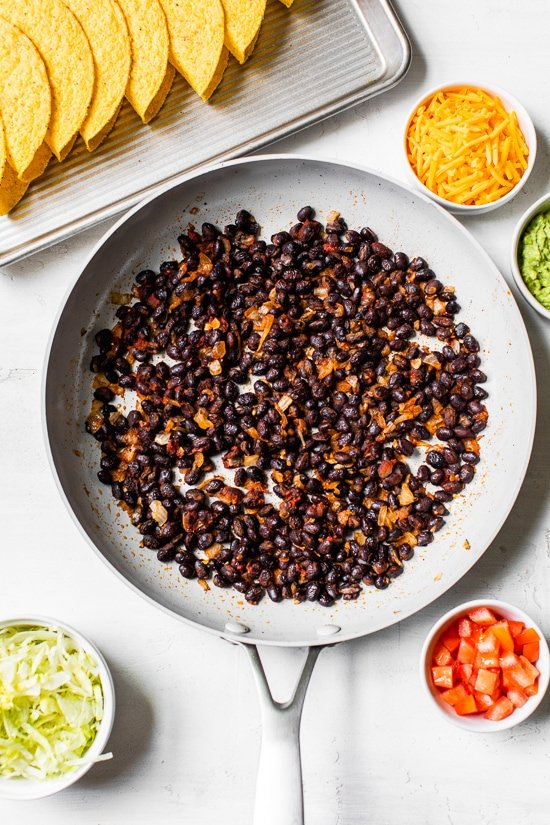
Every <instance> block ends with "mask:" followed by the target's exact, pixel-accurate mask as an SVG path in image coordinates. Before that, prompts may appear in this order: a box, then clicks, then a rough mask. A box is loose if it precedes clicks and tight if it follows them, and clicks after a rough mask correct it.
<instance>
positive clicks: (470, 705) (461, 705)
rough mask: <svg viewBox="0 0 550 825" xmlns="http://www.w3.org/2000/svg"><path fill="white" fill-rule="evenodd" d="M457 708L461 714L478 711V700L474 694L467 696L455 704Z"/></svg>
mask: <svg viewBox="0 0 550 825" xmlns="http://www.w3.org/2000/svg"><path fill="white" fill-rule="evenodd" d="M455 710H456V712H457V713H458V715H459V716H466V714H468V713H477V705H476V700H475V699H474V697H473V696H471V695H468V696H465V697H464V699H461V700H460V702H457V703H456V705H455Z"/></svg>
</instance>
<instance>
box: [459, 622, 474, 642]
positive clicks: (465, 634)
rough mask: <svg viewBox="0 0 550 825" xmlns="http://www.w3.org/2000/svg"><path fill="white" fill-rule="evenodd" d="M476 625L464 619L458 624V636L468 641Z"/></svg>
mask: <svg viewBox="0 0 550 825" xmlns="http://www.w3.org/2000/svg"><path fill="white" fill-rule="evenodd" d="M473 629H474V625H473V623H472V622H471V620H470V619H467V618H466V617H464V618H463V619H460V620H459V622H458V635H459V636H460V637H461V638H463V639H468V638H469V637H470V636H471V635H472V633H473Z"/></svg>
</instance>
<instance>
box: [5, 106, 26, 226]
mask: <svg viewBox="0 0 550 825" xmlns="http://www.w3.org/2000/svg"><path fill="white" fill-rule="evenodd" d="M28 185H29V184H28V183H26V182H25V181H22V180H19V178H18V177H17V175H16V173H15V169H12V167H11V166H10V164H9V162H8V153H7V149H6V141H5V138H4V126H3V124H2V120H1V118H0V215H7V214H8V212H11V210H12V209H13V207H14V206H15V204H16V203H18V202H19V201H20V200H21V198H22V197H23V195H24V194H25V192H26V191H27V187H28Z"/></svg>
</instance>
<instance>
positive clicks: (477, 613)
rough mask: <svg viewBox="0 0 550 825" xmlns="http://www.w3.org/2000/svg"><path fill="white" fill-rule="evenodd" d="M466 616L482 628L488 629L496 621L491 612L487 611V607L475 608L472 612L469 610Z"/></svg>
mask: <svg viewBox="0 0 550 825" xmlns="http://www.w3.org/2000/svg"><path fill="white" fill-rule="evenodd" d="M468 616H469V618H470V619H471V620H472V621H473V622H475V623H476V624H479V625H481V626H482V627H488V626H489V625H492V624H495V622H496V621H497V618H496V616H495V614H494V613H493V611H492V610H489V608H488V607H475V608H474V609H473V610H470V612H469V613H468Z"/></svg>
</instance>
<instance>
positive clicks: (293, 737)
mask: <svg viewBox="0 0 550 825" xmlns="http://www.w3.org/2000/svg"><path fill="white" fill-rule="evenodd" d="M243 647H245V648H246V651H247V653H248V655H249V657H250V663H251V665H252V671H253V673H254V678H255V681H256V686H257V688H258V696H259V699H260V708H261V715H262V744H261V750H260V759H259V763H258V778H257V783H256V801H255V804H254V819H253V825H303V822H304V797H303V788H302V765H301V760H300V720H301V717H302V708H303V705H304V699H305V695H306V691H307V687H308V684H309V680H310V677H311V673H312V671H313V668H314V666H315V662H316V660H317V656H318V655H319V652H320V648H318V647H312V648H309V649H308V650H307V656H306V658H305V661H304V663H303V665H302V669H301V671H300V674H299V678H298V681H297V684H296V687H295V689H294V692H293V694H292V696H291V697H290V699H289V700H288V701H287V702H277V701H275V700H274V699H273V696H272V693H271V689H270V686H269V682H268V680H267V676H266V674H265V671H264V667H263V664H262V661H261V659H260V656H259V653H258V648H257V647H255V646H254V645H243ZM278 652H279V655H280V653H281V652H282V649H278Z"/></svg>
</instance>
